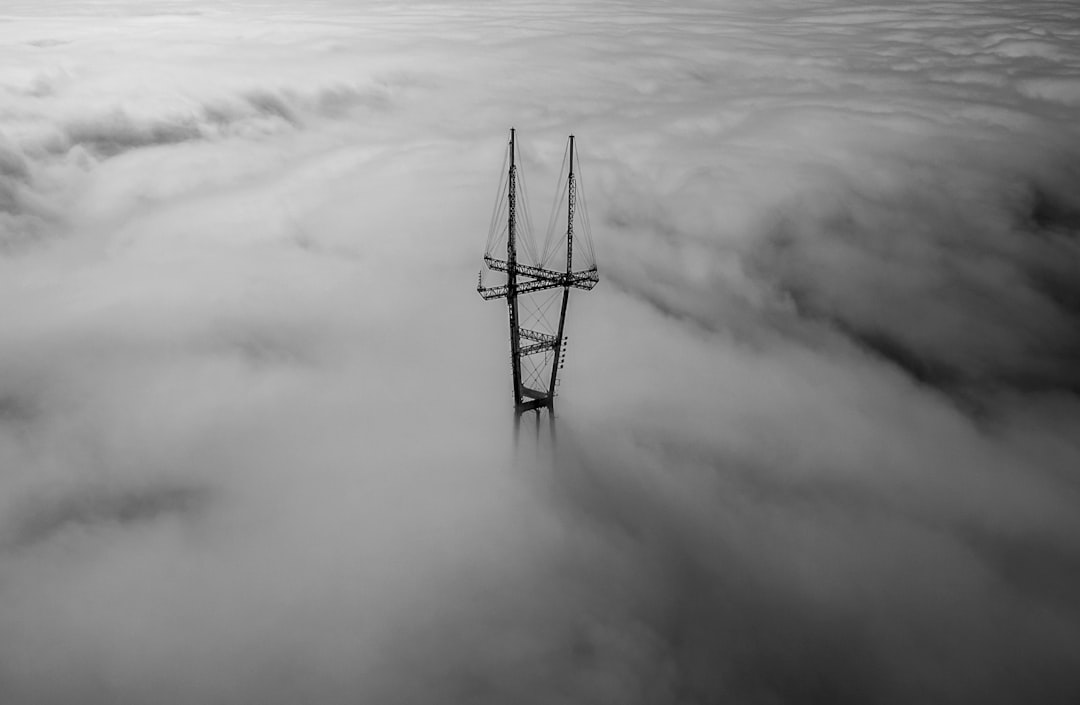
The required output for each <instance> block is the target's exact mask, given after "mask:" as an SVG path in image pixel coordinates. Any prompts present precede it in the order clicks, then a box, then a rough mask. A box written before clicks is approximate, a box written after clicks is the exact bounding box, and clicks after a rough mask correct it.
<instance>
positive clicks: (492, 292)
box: [477, 128, 600, 420]
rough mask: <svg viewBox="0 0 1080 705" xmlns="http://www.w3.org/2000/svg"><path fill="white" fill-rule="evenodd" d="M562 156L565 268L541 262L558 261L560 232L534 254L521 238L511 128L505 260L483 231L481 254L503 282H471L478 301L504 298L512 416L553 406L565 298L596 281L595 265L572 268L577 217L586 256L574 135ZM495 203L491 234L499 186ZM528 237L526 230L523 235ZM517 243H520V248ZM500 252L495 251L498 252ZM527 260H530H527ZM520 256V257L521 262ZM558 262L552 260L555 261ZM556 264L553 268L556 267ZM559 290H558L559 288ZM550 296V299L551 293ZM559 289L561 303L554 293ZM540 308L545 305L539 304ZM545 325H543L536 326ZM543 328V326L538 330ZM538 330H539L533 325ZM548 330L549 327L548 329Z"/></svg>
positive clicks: (554, 222) (554, 220)
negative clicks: (525, 315) (553, 317)
mask: <svg viewBox="0 0 1080 705" xmlns="http://www.w3.org/2000/svg"><path fill="white" fill-rule="evenodd" d="M567 154H568V157H567V159H566V160H565V161H564V167H565V166H566V165H568V170H567V171H566V174H567V178H566V191H565V193H563V194H561V196H562V197H563V198H564V199H565V203H566V221H565V222H566V231H565V232H566V234H565V242H566V259H565V269H563V268H561V267H560V268H558V269H556V268H555V267H549V266H547V264H548V262H549V261H550V260H551V259H553V257H554V256H555V255H559V259H560V260H561V259H562V258H561V254H562V253H561V252H560V251H559V250H561V247H559V245H561V242H562V240H563V236H562V235H561V234H560V235H559V236H558V237H557V238H556V241H555V243H554V245H555V248H552V247H549V245H548V243H547V241H546V242H545V246H544V248H543V250H541V251H540V253H539V254H537V253H536V251H535V247H534V245H533V244H532V243H531V241H530V240H529V239H528V238H527V237H526V238H522V232H521V230H522V222H521V220H520V218H519V211H520V210H521V208H519V205H521V206H525V201H524V200H523V201H522V203H521V204H519V203H518V198H519V194H518V192H519V190H522V189H519V186H520V185H522V183H523V181H522V178H521V174H519V172H518V164H517V161H518V159H517V156H518V155H517V144H516V131H515V130H514V129H513V128H511V130H510V144H509V149H508V159H507V161H508V163H509V166H508V170H507V172H506V173H505V175H504V178H505V185H506V188H505V198H506V201H505V213H506V228H505V235H506V258H505V259H501V258H498V257H496V256H495V254H496V253H495V252H494V245H495V244H498V242H499V239H498V238H496V237H494V236H493V235H492V234H489V242H488V251H487V252H486V253H485V255H484V264H485V265H486V267H487V268H488V269H489V270H492V271H494V272H499V273H502V274H504V275H505V276H506V280H505V283H504V284H499V285H495V286H484V283H483V278H482V277H483V271H481V279H480V281H479V282H478V284H477V291H478V292H479V293H480V296H482V297H483V298H484V299H487V300H491V299H506V305H507V310H508V313H509V320H510V367H511V374H512V377H513V392H514V411H515V417H516V419H518V420H519V419H520V417H521V415H522V414H523V413H525V412H527V411H532V410H536V411H537V413H539V410H540V409H543V408H546V409H548V410H549V413H552V412H553V410H554V401H555V393H556V388H557V386H558V382H559V379H558V377H559V370H560V369H561V368H562V364H563V361H564V357H565V348H564V346H565V342H566V339H565V337H564V330H565V324H566V307H567V303H568V302H569V298H570V289H571V288H574V289H584V290H589V289H592V288H593V287H594V286H596V284H597V282H599V280H600V278H599V274H598V272H597V268H596V266H595V263H588V264H587V266H586V267H585V268H582V269H579V270H577V271H575V270H574V235H575V232H574V226H575V220H576V219H578V218H579V217H581V218H582V219H583V224H584V225H585V226H586V228H585V232H584V235H586V238H585V239H584V240H583V243H584V245H585V252H586V255H587V256H586V257H585V259H586V260H591V259H592V247H591V243H589V242H588V239H587V235H588V230H587V226H588V221H587V214H586V212H585V210H584V208H582V209H580V215H579V208H578V200H579V194H578V183H577V176H576V174H575V162H576V160H577V156H576V154H575V146H574V136H573V135H571V136H570V138H569V143H568V146H567ZM500 191H501V192H500V194H499V196H498V197H497V201H496V214H495V215H493V217H492V228H493V230H492V232H493V233H495V232H498V231H497V230H496V227H497V226H500V225H501V223H500V222H499V219H498V214H499V213H501V212H502V208H503V206H502V205H501V204H500V201H501V200H502V198H503V193H502V189H500ZM559 211H560V209H559V207H558V206H556V208H555V209H554V210H553V212H552V225H551V226H550V227H549V230H548V238H547V240H549V241H550V240H551V239H552V234H553V233H554V231H555V228H556V227H557V219H558V216H560V215H561V213H560V212H559ZM525 235H526V236H528V233H527V232H526V233H525ZM520 246H524V247H523V248H522V247H520ZM519 249H525V250H526V253H525V254H526V255H527V256H526V257H524V258H523V257H522V256H521V254H522V253H521V252H519ZM500 254H501V253H500ZM530 259H532V260H533V261H532V262H530V261H528V260H530ZM523 260H524V261H523ZM561 264H562V262H561V261H560V262H558V265H561ZM558 265H556V266H558ZM559 289H561V290H562V291H561V292H559ZM552 293H554V294H555V296H554V297H552V296H551V294H552ZM560 293H561V301H559V298H560V297H558V294H560ZM537 295H547V296H548V298H547V299H546V303H545V301H540V302H536V301H535V300H534V299H535V297H536V296H537ZM556 302H558V303H559V307H558V323H557V324H551V323H550V322H549V321H550V319H548V318H547V315H546V314H547V311H548V310H549V309H550V308H553V307H554V304H555V303H556ZM545 306H546V308H545ZM523 309H528V310H530V311H534V312H538V315H533V316H532V317H531V318H530V320H527V321H524V322H523V320H522V312H523ZM543 323H548V325H546V326H545V325H540V324H543ZM545 327H547V328H549V330H543V328H545ZM538 328H539V329H538ZM551 328H553V329H554V330H550V329H551Z"/></svg>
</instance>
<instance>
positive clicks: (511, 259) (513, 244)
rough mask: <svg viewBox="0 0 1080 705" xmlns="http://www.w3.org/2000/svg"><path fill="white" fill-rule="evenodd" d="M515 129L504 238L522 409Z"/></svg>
mask: <svg viewBox="0 0 1080 705" xmlns="http://www.w3.org/2000/svg"><path fill="white" fill-rule="evenodd" d="M515 134H516V130H514V128H512V127H511V128H510V174H509V176H508V182H509V188H508V190H507V198H508V199H509V203H508V204H507V237H506V262H507V264H508V265H509V266H508V267H507V268H506V287H507V291H506V305H507V308H508V309H509V311H510V367H511V369H512V374H513V377H514V408H515V409H516V410H518V411H520V410H521V401H522V400H521V330H520V329H519V327H518V290H517V233H516V232H515V231H516V229H517V166H516V164H515V154H514V153H515V152H516V151H517V145H516V139H515Z"/></svg>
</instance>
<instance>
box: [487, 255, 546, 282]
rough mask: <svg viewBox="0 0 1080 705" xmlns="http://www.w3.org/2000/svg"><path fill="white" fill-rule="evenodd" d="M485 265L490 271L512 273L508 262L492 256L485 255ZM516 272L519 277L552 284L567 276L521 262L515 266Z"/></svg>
mask: <svg viewBox="0 0 1080 705" xmlns="http://www.w3.org/2000/svg"><path fill="white" fill-rule="evenodd" d="M484 263H485V264H487V266H488V268H489V269H494V270H495V271H496V272H507V273H509V272H510V265H509V264H508V263H507V261H506V260H502V259H495V258H494V257H492V256H491V255H485V256H484ZM514 271H515V272H517V274H518V276H526V277H532V278H533V279H543V280H545V281H550V282H555V281H557V280H559V279H561V278H562V277H564V276H566V275H565V274H564V273H563V272H556V271H555V270H554V269H544V268H543V267H533V266H531V265H528V264H522V263H521V262H518V263H517V264H516V265H515V266H514Z"/></svg>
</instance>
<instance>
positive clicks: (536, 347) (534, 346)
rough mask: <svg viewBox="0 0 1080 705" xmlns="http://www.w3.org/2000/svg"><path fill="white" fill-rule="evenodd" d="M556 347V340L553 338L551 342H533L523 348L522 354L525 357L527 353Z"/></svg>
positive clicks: (533, 353) (531, 353) (532, 353)
mask: <svg viewBox="0 0 1080 705" xmlns="http://www.w3.org/2000/svg"><path fill="white" fill-rule="evenodd" d="M554 349H555V341H554V340H553V341H551V342H543V343H533V344H532V345H525V346H523V347H522V348H521V350H520V354H521V355H522V356H523V357H524V356H525V355H535V354H536V353H538V352H544V351H546V350H554Z"/></svg>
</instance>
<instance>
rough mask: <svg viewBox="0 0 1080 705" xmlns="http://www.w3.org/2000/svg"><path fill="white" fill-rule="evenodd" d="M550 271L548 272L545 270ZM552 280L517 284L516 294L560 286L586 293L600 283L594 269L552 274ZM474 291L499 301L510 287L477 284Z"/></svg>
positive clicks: (486, 297)
mask: <svg viewBox="0 0 1080 705" xmlns="http://www.w3.org/2000/svg"><path fill="white" fill-rule="evenodd" d="M521 266H522V265H518V271H520V270H521ZM545 271H550V270H545ZM554 274H555V277H554V278H551V279H549V278H547V277H545V278H543V279H532V280H530V281H525V282H521V281H519V282H518V283H517V292H518V293H519V294H527V293H529V292H532V291H543V290H544V289H554V288H557V287H560V286H569V287H573V288H575V289H584V290H586V291H588V290H589V289H592V288H593V287H594V286H596V283H597V282H599V281H600V275H599V274H598V273H597V271H596V267H593V268H592V269H583V270H581V271H579V272H571V273H570V274H566V273H564V272H554ZM476 290H477V291H478V292H480V296H481V297H483V298H484V299H488V300H490V299H500V298H504V297H506V295H507V294H508V293H509V292H510V286H509V285H507V284H503V285H502V286H490V287H485V286H483V285H482V284H480V283H477V285H476Z"/></svg>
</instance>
